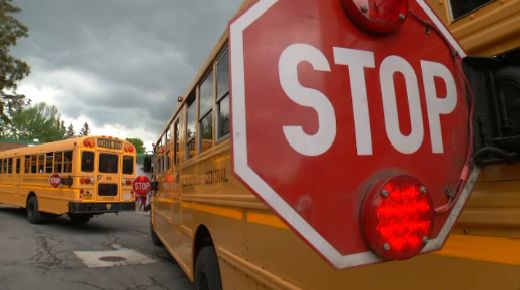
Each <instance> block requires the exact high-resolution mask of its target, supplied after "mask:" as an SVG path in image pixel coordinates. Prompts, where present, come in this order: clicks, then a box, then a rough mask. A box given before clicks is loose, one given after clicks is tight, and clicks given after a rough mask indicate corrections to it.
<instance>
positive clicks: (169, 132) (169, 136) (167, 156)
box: [164, 125, 173, 171]
mask: <svg viewBox="0 0 520 290" xmlns="http://www.w3.org/2000/svg"><path fill="white" fill-rule="evenodd" d="M172 127H173V126H172V125H170V126H169V127H168V129H167V130H166V134H165V136H166V143H165V144H166V154H165V155H164V158H165V159H166V160H165V161H164V163H165V166H166V168H165V171H166V170H168V169H170V167H171V164H170V163H171V162H170V157H171V152H170V148H171V146H170V143H171V141H172Z"/></svg>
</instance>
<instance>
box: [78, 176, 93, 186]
mask: <svg viewBox="0 0 520 290" xmlns="http://www.w3.org/2000/svg"><path fill="white" fill-rule="evenodd" d="M79 183H81V184H91V183H92V184H93V183H94V179H93V178H90V177H81V178H80V179H79Z"/></svg>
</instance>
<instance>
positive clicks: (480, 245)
mask: <svg viewBox="0 0 520 290" xmlns="http://www.w3.org/2000/svg"><path fill="white" fill-rule="evenodd" d="M436 254H438V255H445V256H451V257H459V258H466V259H471V260H480V261H486V262H493V263H499V264H510V265H516V266H520V239H508V238H500V237H484V236H468V235H453V234H452V235H450V237H449V239H448V241H447V242H446V244H445V245H444V247H443V248H442V250H440V251H438V252H436ZM518 279H519V283H520V277H518ZM519 286H520V285H519Z"/></svg>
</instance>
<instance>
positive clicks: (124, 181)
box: [121, 179, 132, 186]
mask: <svg viewBox="0 0 520 290" xmlns="http://www.w3.org/2000/svg"><path fill="white" fill-rule="evenodd" d="M121 185H127V186H129V185H132V180H131V179H124V180H122V181H121Z"/></svg>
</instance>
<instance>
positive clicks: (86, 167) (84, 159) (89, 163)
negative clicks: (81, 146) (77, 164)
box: [81, 151, 94, 172]
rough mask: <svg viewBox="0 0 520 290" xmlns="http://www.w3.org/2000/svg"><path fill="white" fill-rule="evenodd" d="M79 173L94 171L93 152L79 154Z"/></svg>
mask: <svg viewBox="0 0 520 290" xmlns="http://www.w3.org/2000/svg"><path fill="white" fill-rule="evenodd" d="M81 171H83V172H92V171H94V152H89V151H85V152H83V153H81Z"/></svg>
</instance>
